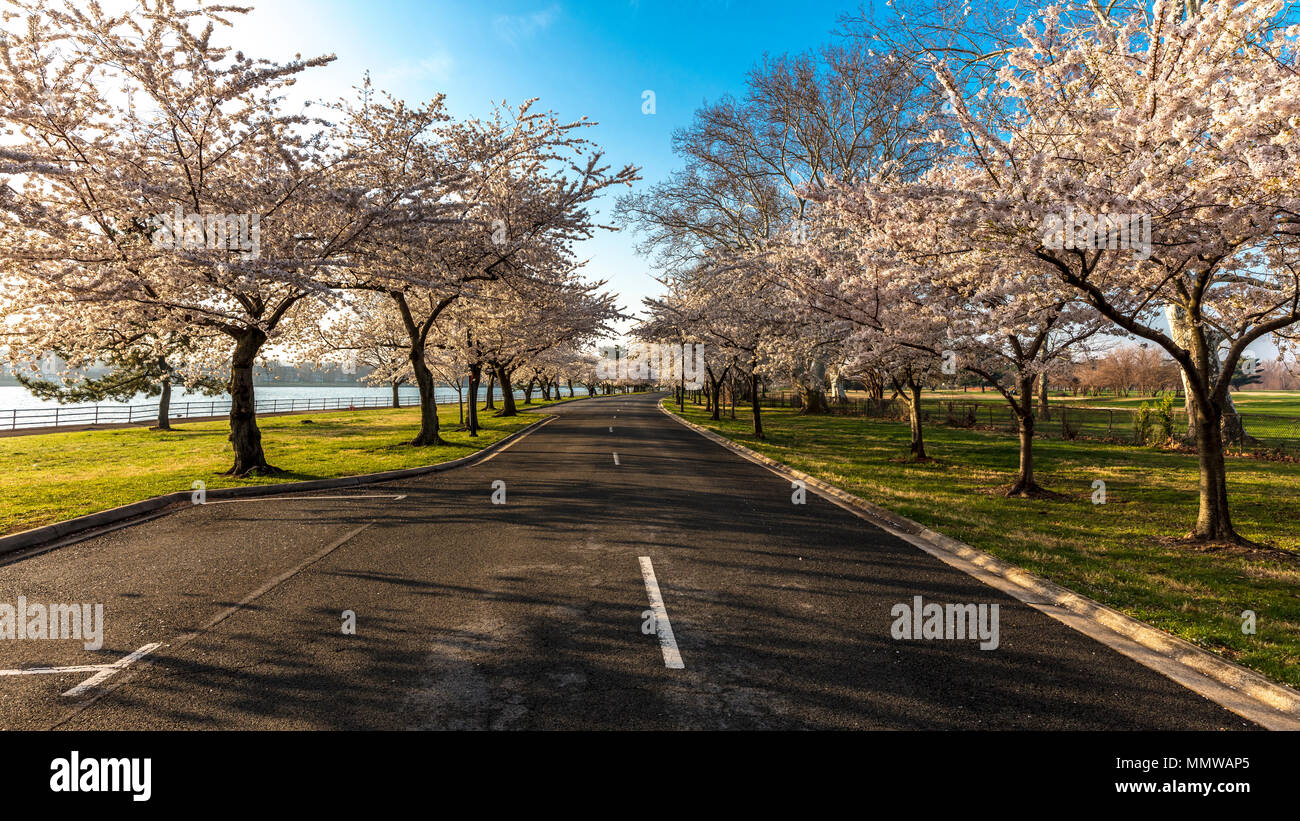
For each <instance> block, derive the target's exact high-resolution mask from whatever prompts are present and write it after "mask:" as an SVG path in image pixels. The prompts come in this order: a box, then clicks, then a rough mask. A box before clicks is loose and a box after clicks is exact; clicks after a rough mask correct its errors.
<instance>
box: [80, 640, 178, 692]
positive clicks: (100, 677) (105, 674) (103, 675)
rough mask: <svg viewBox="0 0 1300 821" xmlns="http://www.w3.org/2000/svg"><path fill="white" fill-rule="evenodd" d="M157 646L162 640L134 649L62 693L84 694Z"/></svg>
mask: <svg viewBox="0 0 1300 821" xmlns="http://www.w3.org/2000/svg"><path fill="white" fill-rule="evenodd" d="M159 647H162V642H157V641H156V642H153V643H152V644H146V645H145V646H144V647H141V648H140V649H139V650H136V651H134V652H133V653H131V654H129V655H126V656H123V657H122V658H121V659H119V660H118V661H116V662H114V663H113V664H110V665H108V666H106V667H105V668H104V669H102V670H100V671H99V672H98V673H95V675H93V676H91V677H90V678H88V679H86V680H85V681H83V682H81V683H80V684H78V685H77V686H76V687H73V688H72V689H71V690H69V691H67V692H66V693H64V694H63V695H64V696H66V697H67V698H77V697H78V696H82V695H85V694H86V693H87V692H88V691H90V690H93V689H95V688H96V687H98V686H99V685H100V684H102V683H103V682H105V681H107V680H108V679H109V678H110V677H111V676H113V675H114V674H115V673H120V672H121V671H123V670H125V669H126V668H127V667H130V666H131V664H133V663H134V662H137V661H139V660H140V659H142V658H144V657H145V656H147V655H149V654H150V653H152V652H153V651H154V650H157V649H158V648H159Z"/></svg>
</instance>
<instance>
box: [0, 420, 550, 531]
mask: <svg viewBox="0 0 1300 821" xmlns="http://www.w3.org/2000/svg"><path fill="white" fill-rule="evenodd" d="M545 404H548V403H546V402H542V401H539V400H537V399H534V401H533V404H532V405H524V404H522V402H521V403H520V404H519V408H520V410H523V409H525V408H529V407H538V406H542V405H545ZM551 404H553V402H552V403H551ZM491 413H492V412H491V411H488V412H487V413H484V412H482V411H480V415H479V422H480V424H481V425H482V429H481V431H480V433H479V436H478V438H477V439H471V438H470V436H469V435H468V434H467V433H464V432H456V431H455V430H454V429H455V428H456V427H457V425H458V416H457V408H456V406H455V405H441V406H439V419H440V420H441V428H442V437H443V438H444V439H446V440H447V441H448V442H449V443H450V444H448V445H447V446H445V447H432V448H413V447H410V446H409V445H407V444H406V442H409V441H410V440H411V439H412V438H414V437H415V434H416V432H417V431H418V429H419V419H420V416H419V408H401V409H397V410H391V409H384V410H361V411H329V412H320V413H304V414H293V415H286V416H270V417H264V418H262V419H259V420H258V426H259V427H260V428H261V429H262V448H263V449H264V450H265V452H266V458H267V461H268V462H270V463H271V464H273V465H275V466H276V467H278V468H281V469H282V470H284V471H285V472H284V473H283V474H280V475H277V476H270V477H252V478H249V479H235V478H231V477H228V476H219V475H217V474H218V473H220V472H221V471H223V470H226V469H227V468H229V467H230V465H231V463H232V462H233V452H232V451H231V448H230V443H229V442H228V441H227V440H226V436H227V434H228V432H229V426H228V424H227V423H226V422H225V421H220V422H192V423H191V422H184V421H182V422H180V423H179V424H177V426H176V428H175V430H172V431H170V432H162V431H150V430H147V429H145V428H119V429H114V430H98V431H78V432H68V433H47V434H40V435H34V436H14V437H6V438H0V499H3V500H4V501H3V504H0V535H2V534H7V533H14V532H16V531H20V530H27V529H29V528H33V527H39V526H41V525H46V524H50V523H52V522H57V521H61V520H63V519H70V518H73V517H75V516H82V515H85V514H87V513H94V512H96V511H100V510H107V509H108V508H112V507H117V506H119V505H124V504H129V503H131V502H137V501H140V500H141V499H147V498H149V497H151V496H159V495H162V494H164V493H172V492H175V491H179V490H189V489H190V486H191V485H192V483H193V482H194V481H195V480H201V481H203V482H205V483H207V486H208V487H209V488H218V487H234V486H239V485H254V484H271V483H280V482H300V481H305V480H309V479H327V478H333V477H337V476H349V475H355V474H361V473H378V472H380V471H385V470H397V469H400V468H410V467H419V466H422V465H432V464H436V463H438V462H446V461H449V460H451V459H456V458H459V457H461V456H465V455H467V454H470V453H473V452H474V451H476V450H479V449H480V448H483V447H486V446H488V445H490V444H492V443H493V442H496V441H498V440H500V439H503V438H505V437H506V436H509V435H510V434H511V433H513V432H515V431H517V430H519V429H520V428H522V427H524V426H526V425H528V424H530V423H532V422H535V421H537V418H538V417H537V415H536V414H521V415H519V416H517V417H511V418H508V419H501V418H496V417H493V416H491ZM307 420H311V424H306V421H307Z"/></svg>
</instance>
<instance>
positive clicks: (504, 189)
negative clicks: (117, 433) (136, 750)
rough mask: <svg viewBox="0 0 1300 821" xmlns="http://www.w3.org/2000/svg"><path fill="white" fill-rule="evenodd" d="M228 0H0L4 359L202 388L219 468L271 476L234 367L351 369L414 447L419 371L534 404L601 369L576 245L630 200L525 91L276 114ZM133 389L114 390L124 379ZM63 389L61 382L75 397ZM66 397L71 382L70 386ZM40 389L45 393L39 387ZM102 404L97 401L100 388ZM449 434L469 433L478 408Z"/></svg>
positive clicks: (595, 151) (619, 173)
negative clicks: (474, 114) (323, 361)
mask: <svg viewBox="0 0 1300 821" xmlns="http://www.w3.org/2000/svg"><path fill="white" fill-rule="evenodd" d="M245 11H246V10H242V9H237V8H233V7H227V6H206V7H205V6H203V5H200V4H198V3H197V2H192V0H143V2H141V3H139V4H138V5H137V6H136V7H135V8H133V9H131V10H129V11H127V12H124V13H122V14H121V15H114V14H112V13H109V12H108V11H106V10H105V9H104V8H103V7H100V6H97V5H91V6H88V7H87V6H85V4H81V3H76V2H70V1H69V2H55V1H53V0H14V2H11V3H9V4H8V7H7V8H6V10H5V11H4V12H3V20H4V28H5V30H6V32H7V33H6V34H5V35H4V36H3V38H0V123H2V124H3V128H4V130H5V139H4V140H3V141H0V284H2V285H3V297H0V299H2V302H0V311H2V312H3V314H4V316H5V317H6V319H7V322H6V325H5V326H4V331H5V340H4V342H5V344H6V345H7V347H8V353H9V357H10V359H11V360H12V361H13V362H14V363H30V362H33V361H35V360H36V359H38V358H40V357H42V356H45V355H46V354H48V353H51V352H53V353H56V354H58V355H59V356H61V357H62V358H63V359H64V360H66V361H67V362H68V363H69V365H70V366H71V367H74V368H75V367H77V366H85V365H89V364H92V363H95V362H108V363H112V364H114V365H117V366H119V368H118V370H119V377H121V378H120V379H118V383H120V384H113V385H99V386H90V387H92V388H96V387H98V388H117V389H119V390H120V391H126V390H129V389H131V388H135V387H139V386H140V385H141V384H142V383H156V384H159V385H161V386H165V387H161V388H160V390H164V391H165V390H167V389H169V386H170V385H172V384H173V383H175V384H184V385H187V386H192V387H203V386H206V387H208V388H212V389H215V387H216V386H213V385H211V384H210V382H205V380H210V379H211V374H212V373H213V372H214V371H226V372H228V374H229V377H228V380H226V381H225V382H224V384H223V385H222V387H224V388H225V389H226V390H228V392H229V394H230V396H231V400H232V402H231V412H230V442H231V443H232V446H233V450H234V462H233V464H232V466H231V468H230V471H229V472H230V473H231V474H233V475H247V474H254V473H268V472H274V471H275V468H274V467H273V466H272V465H270V464H269V463H268V461H267V459H266V456H265V454H264V452H263V448H262V443H261V434H260V431H259V429H258V426H257V421H256V413H255V405H254V387H253V370H254V366H255V364H256V363H257V362H258V361H259V359H261V358H264V357H265V356H266V354H267V352H268V350H273V351H275V352H276V353H277V354H278V355H284V354H285V352H290V354H291V355H292V354H297V355H299V356H300V357H301V358H307V357H310V356H332V357H339V358H340V359H342V360H348V359H349V358H351V359H352V360H354V361H359V362H360V361H364V362H366V363H367V364H370V365H373V366H374V367H375V368H376V369H377V373H378V374H379V376H380V378H382V379H384V380H387V381H388V382H389V383H390V384H393V383H400V382H407V383H412V384H414V385H416V386H417V387H418V389H419V393H420V409H421V419H420V430H419V432H418V433H417V434H416V436H415V437H414V439H413V440H412V444H413V445H436V444H440V443H441V442H442V439H441V437H440V435H439V420H438V415H437V407H436V403H435V383H436V381H437V377H436V376H435V373H442V374H443V379H444V380H449V379H450V378H452V377H453V375H454V379H455V381H456V383H457V384H459V381H460V376H461V375H462V374H463V375H466V376H468V378H469V380H470V383H471V391H472V393H471V395H472V396H476V395H477V392H476V388H477V384H478V382H480V381H481V379H482V377H483V374H484V373H485V372H486V373H488V374H490V377H489V378H490V379H491V380H494V381H495V382H496V383H498V384H499V385H500V387H501V389H502V391H503V392H504V394H505V397H506V398H505V400H504V402H505V405H506V408H505V410H504V412H505V413H513V412H514V408H513V391H512V386H513V385H514V384H515V383H516V382H517V381H519V379H520V377H521V376H522V378H523V379H524V380H525V381H526V383H530V384H537V383H538V382H541V383H543V384H545V385H546V386H547V390H548V391H549V389H550V387H551V386H553V385H554V384H555V383H556V382H557V381H558V380H560V379H561V378H563V379H564V380H566V381H568V380H583V379H587V378H590V377H589V376H587V374H588V373H589V372H590V371H591V369H592V368H593V367H594V359H593V358H592V357H591V356H590V355H588V354H585V353H584V349H585V347H586V346H587V345H588V344H589V343H590V342H592V341H594V340H595V339H598V338H600V337H603V336H605V335H607V334H608V333H609V331H610V330H611V323H612V322H613V321H615V320H617V319H618V318H620V317H621V316H622V313H621V311H620V309H619V308H618V306H617V305H615V303H614V298H613V297H612V295H611V294H610V293H608V292H607V291H606V290H604V287H605V283H604V282H602V281H596V280H590V279H587V278H585V277H584V276H583V275H582V272H581V270H580V269H581V261H580V260H578V259H577V258H576V257H575V255H574V251H573V246H574V244H575V243H577V242H579V241H581V240H583V239H586V238H588V237H590V236H592V235H593V234H594V233H595V232H596V231H597V230H599V228H600V226H599V225H598V224H597V222H596V219H595V216H594V214H593V212H592V203H593V201H594V200H595V198H596V197H597V196H598V195H599V194H600V193H601V192H603V191H604V190H605V189H608V188H611V187H614V186H618V185H630V184H631V183H632V182H633V181H634V180H636V179H637V175H636V169H635V168H633V167H632V166H625V167H623V168H621V169H617V170H615V169H612V168H611V167H610V166H609V165H607V164H605V163H604V160H603V154H602V152H601V150H600V149H599V148H598V147H597V146H595V145H593V144H592V143H591V142H590V141H589V140H587V139H585V138H584V137H583V132H584V131H585V130H586V129H587V128H589V127H590V126H591V125H593V124H592V123H590V122H588V121H586V119H585V118H583V119H581V120H577V121H564V120H561V119H560V118H559V117H558V116H557V115H555V114H554V113H552V112H545V111H542V110H539V109H538V108H537V106H536V101H534V100H528V101H525V102H523V103H521V104H519V105H517V106H514V107H510V106H507V105H506V104H505V103H501V104H500V105H499V106H497V107H496V108H495V109H494V110H493V111H492V113H491V114H490V115H489V116H487V117H484V118H469V119H463V120H456V119H454V118H453V117H451V115H450V114H449V113H448V112H447V111H446V108H445V105H444V99H443V97H442V96H441V95H439V96H437V97H434V98H433V99H432V100H429V101H427V102H424V103H420V104H411V103H408V102H406V101H403V100H400V99H396V98H394V97H392V96H390V95H388V94H386V93H384V92H382V91H380V90H378V89H375V88H373V87H372V85H371V83H370V81H369V78H368V77H367V78H365V79H364V80H363V81H362V82H361V84H360V85H359V86H358V87H357V88H356V89H355V94H354V95H353V96H352V97H350V98H347V99H340V100H337V101H333V102H328V103H323V104H309V105H307V106H306V107H304V108H302V109H301V110H291V109H290V107H289V104H288V103H287V102H286V95H287V92H288V91H289V89H290V88H291V86H292V85H293V84H294V83H295V81H296V80H297V79H298V78H299V77H300V75H302V74H303V73H304V72H307V71H311V70H313V69H316V68H318V67H320V66H323V65H325V64H327V63H329V62H330V61H332V60H333V59H334V58H333V57H332V56H321V57H314V58H308V59H303V58H301V57H298V58H296V59H294V60H293V61H291V62H288V63H276V62H272V61H269V60H264V59H258V58H254V57H252V56H249V55H247V54H245V53H244V52H243V51H240V50H238V49H236V48H235V47H234V46H232V45H225V44H221V43H220V42H219V38H218V36H217V34H218V32H220V31H224V30H225V29H226V28H228V27H229V25H230V23H231V20H232V19H235V18H236V16H237V15H240V14H243V13H244V12H245ZM128 376H129V377H131V378H129V379H128V378H127V377H128ZM73 387H74V388H75V387H76V386H73ZM81 387H83V388H84V387H86V386H84V385H82V386H81ZM56 390H57V388H56ZM105 395H111V394H105ZM470 407H471V412H470V414H469V419H468V420H467V426H468V428H469V431H470V433H471V435H474V434H475V433H476V428H477V420H476V415H475V412H474V407H475V406H474V403H471V405H470Z"/></svg>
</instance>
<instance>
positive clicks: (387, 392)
mask: <svg viewBox="0 0 1300 821" xmlns="http://www.w3.org/2000/svg"><path fill="white" fill-rule="evenodd" d="M398 390H399V391H400V393H401V398H402V403H403V404H411V403H414V402H415V401H416V399H417V397H419V395H420V394H419V391H417V390H416V388H415V386H414V385H412V386H409V387H407V386H403V387H401V388H398ZM561 390H562V392H563V393H564V396H565V397H566V398H567V397H568V395H569V389H568V387H567V386H564V387H562V388H561ZM574 390H576V391H577V392H578V393H579V394H583V393H585V391H584V390H583V389H582V388H581V387H578V386H576V385H575V386H574ZM254 391H255V394H256V397H257V400H258V402H261V401H263V400H270V399H351V398H357V399H363V398H371V400H372V401H374V400H376V399H380V400H384V401H387V400H391V399H392V396H393V389H392V388H389V387H380V388H371V387H366V386H364V385H257V386H256V387H255V389H254ZM437 395H438V401H439V402H455V401H456V398H457V397H456V391H455V389H453V388H447V387H439V388H438V390H437ZM486 395H487V393H486V388H482V389H480V391H479V396H480V398H482V397H483V396H486ZM496 395H497V396H498V397H499V396H500V395H501V391H500V390H497V391H496ZM516 395H519V396H522V395H523V394H522V393H519V392H518V391H516ZM533 396H534V397H540V396H541V393H540V392H539V391H534V392H533ZM229 400H230V397H229V396H227V395H225V394H222V395H221V396H205V395H203V394H201V393H195V394H188V393H186V391H185V389H184V388H172V407H173V408H175V407H176V406H177V405H180V404H184V403H185V402H186V401H192V402H204V403H207V402H214V401H215V402H217V403H221V402H227V401H229ZM156 404H158V398H157V397H153V398H150V397H147V396H144V395H140V396H137V397H135V398H134V399H132V400H131V401H129V402H113V401H104V402H95V403H79V404H77V405H63V406H62V407H66V408H71V407H89V406H92V405H99V406H100V407H121V406H123V405H156ZM55 407H59V403H58V402H55V401H52V400H47V399H39V398H37V397H35V396H32V395H31V394H30V393H28V392H27V389H26V388H24V387H23V386H21V385H0V411H5V410H10V409H13V408H17V409H18V410H25V409H29V408H55Z"/></svg>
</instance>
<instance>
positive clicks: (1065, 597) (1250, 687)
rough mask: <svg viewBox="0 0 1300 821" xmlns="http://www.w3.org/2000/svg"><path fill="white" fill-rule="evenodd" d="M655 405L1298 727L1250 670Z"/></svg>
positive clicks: (1026, 598) (1232, 699) (1295, 707)
mask: <svg viewBox="0 0 1300 821" xmlns="http://www.w3.org/2000/svg"><path fill="white" fill-rule="evenodd" d="M658 404H659V410H660V411H662V412H663V413H664V414H666V415H667V416H669V417H670V418H672V419H675V420H677V421H678V422H680V423H681V424H683V425H685V426H686V427H688V428H690V429H691V430H694V431H695V432H696V433H699V434H700V435H701V436H703V437H705V438H706V439H708V440H710V441H712V442H715V443H717V444H719V445H721V446H723V447H725V448H727V449H728V450H730V451H732V452H734V453H736V454H738V455H740V456H742V457H744V458H745V459H748V460H749V461H751V462H754V463H756V464H758V465H761V466H763V467H765V468H767V469H769V470H771V471H772V472H773V473H776V474H777V475H779V476H782V477H784V478H787V479H797V480H799V481H801V482H803V483H804V484H805V485H806V486H807V487H808V488H810V489H811V490H813V491H814V492H816V493H817V494H818V495H819V496H821V497H823V498H825V499H826V500H827V501H830V502H832V503H834V504H836V505H838V506H839V507H841V508H844V509H845V510H848V511H849V512H850V513H854V514H855V515H857V516H859V517H860V518H862V519H865V520H867V521H868V522H870V523H872V524H873V525H875V526H876V527H879V528H880V529H882V530H884V531H885V532H887V533H890V534H892V535H894V536H897V537H898V538H900V539H903V540H904V541H906V542H908V543H910V544H912V545H914V546H916V547H918V548H920V549H921V550H924V551H925V552H926V553H929V554H930V555H932V556H934V557H935V558H937V559H939V560H940V561H942V562H944V563H945V564H947V565H949V566H951V567H954V568H956V569H958V570H961V571H962V572H964V573H966V574H968V575H970V576H973V577H975V578H976V579H978V580H979V581H982V582H984V583H986V584H989V585H990V586H992V587H996V588H997V589H999V590H1001V591H1003V592H1004V593H1007V594H1009V595H1011V596H1012V597H1014V598H1016V599H1018V600H1020V601H1021V602H1023V603H1025V604H1027V605H1029V606H1030V607H1033V608H1034V609H1036V610H1039V611H1041V612H1042V613H1044V614H1046V615H1048V616H1051V617H1052V618H1054V619H1056V620H1057V621H1059V622H1062V623H1063V624H1065V625H1066V626H1068V627H1071V628H1073V629H1075V630H1077V631H1079V632H1081V633H1083V634H1084V635H1087V636H1088V637H1089V638H1092V639H1094V640H1096V641H1098V642H1100V643H1102V644H1104V645H1106V646H1107V647H1109V648H1111V649H1112V650H1115V651H1116V652H1119V653H1121V654H1123V655H1125V656H1128V657H1129V658H1131V659H1133V660H1134V661H1136V662H1138V663H1139V664H1142V665H1143V666H1145V667H1149V668H1151V669H1153V670H1155V671H1156V672H1158V673H1160V674H1162V675H1164V676H1166V677H1167V678H1170V679H1172V680H1174V681H1176V682H1178V683H1179V684H1182V685H1183V686H1184V687H1187V688H1188V689H1190V690H1192V691H1193V692H1195V693H1197V694H1198V695H1201V696H1204V697H1205V698H1207V699H1209V700H1211V701H1213V702H1215V703H1216V704H1219V705H1220V706H1222V707H1224V708H1226V709H1228V710H1231V711H1232V712H1234V713H1236V714H1237V715H1239V716H1242V717H1243V718H1246V719H1249V720H1251V721H1253V722H1255V723H1256V724H1259V725H1260V726H1261V727H1265V728H1266V729H1269V730H1300V691H1297V690H1295V689H1293V688H1291V687H1288V686H1286V685H1284V684H1278V683H1277V682H1274V681H1271V680H1269V679H1268V678H1266V677H1264V676H1262V675H1260V674H1259V673H1256V672H1255V671H1254V670H1250V669H1247V668H1245V667H1242V666H1241V665H1239V664H1235V663H1233V662H1231V661H1228V660H1227V659H1224V658H1221V657H1219V656H1217V655H1215V654H1213V653H1211V652H1209V651H1208V650H1203V649H1202V648H1200V647H1197V646H1196V645H1194V644H1192V643H1191V642H1189V641H1186V640H1184V639H1181V638H1178V637H1177V636H1174V635H1171V634H1169V633H1166V632H1165V631H1163V630H1160V629H1159V628H1156V627H1152V626H1151V625H1149V624H1147V623H1146V622H1142V621H1139V620H1138V619H1135V618H1133V617H1132V616H1128V615H1125V614H1124V613H1121V612H1119V611H1118V610H1115V609H1114V608H1111V607H1108V606H1106V605H1104V604H1102V603H1101V602H1098V601H1094V600H1093V599H1090V598H1088V597H1087V596H1083V595H1081V594H1079V593H1076V592H1074V591H1072V590H1069V589H1067V588H1064V587H1061V586H1060V585H1058V584H1055V583H1054V582H1050V581H1048V580H1047V579H1044V578H1041V577H1039V576H1035V575H1034V574H1032V573H1029V572H1027V571H1025V570H1022V569H1021V568H1018V567H1016V566H1015V565H1013V564H1010V563H1009V562H1006V561H1004V560H1002V559H999V558H997V557H996V556H993V555H992V554H989V553H985V552H984V551H982V550H979V549H977V548H974V547H971V546H970V545H968V544H966V543H965V542H961V541H958V540H957V539H953V538H951V537H949V536H945V535H944V534H942V533H939V532H937V531H934V530H931V529H930V528H928V527H926V526H925V525H922V524H921V523H920V522H916V521H913V520H911V519H909V518H907V517H906V516H900V515H899V514H897V513H894V512H893V511H890V510H886V509H885V508H882V507H879V506H877V505H873V504H872V503H870V502H868V501H866V500H864V499H861V498H859V497H857V496H855V495H854V494H852V493H849V492H848V491H846V490H844V489H842V488H839V487H836V486H835V485H832V484H830V483H829V482H826V481H823V480H821V479H818V478H817V477H815V476H811V475H809V474H807V473H804V472H803V471H801V470H796V469H794V468H792V467H790V466H788V465H786V464H783V463H781V462H778V461H776V460H775V459H772V458H769V457H767V456H764V455H763V454H761V453H758V452H756V451H753V450H750V449H749V448H747V447H745V446H744V445H741V444H739V443H737V442H733V441H732V440H730V439H728V438H726V437H725V436H722V435H721V434H718V433H715V432H713V431H711V430H709V429H707V428H704V427H701V426H699V425H697V424H695V423H693V422H690V421H688V420H686V419H683V418H682V417H680V416H678V415H677V414H675V413H673V412H672V411H670V410H668V408H666V407H665V406H664V402H663V400H662V399H660V400H659V403H658Z"/></svg>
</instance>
